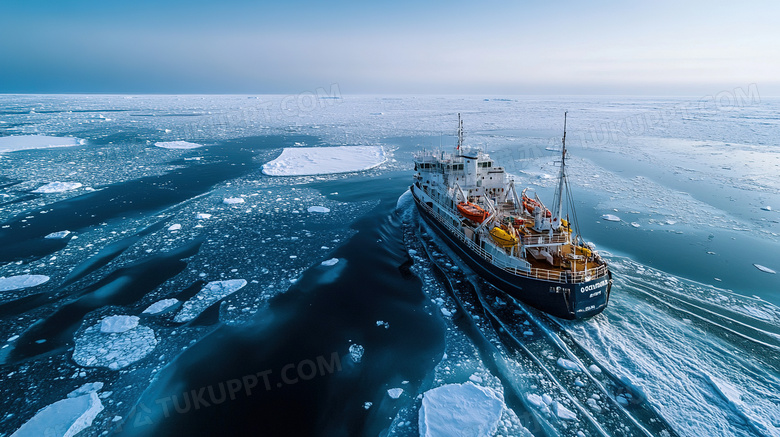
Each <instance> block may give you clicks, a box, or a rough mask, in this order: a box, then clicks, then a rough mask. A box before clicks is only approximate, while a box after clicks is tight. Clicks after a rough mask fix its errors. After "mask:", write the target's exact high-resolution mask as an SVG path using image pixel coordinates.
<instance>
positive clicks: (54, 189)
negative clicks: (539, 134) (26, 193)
mask: <svg viewBox="0 0 780 437" xmlns="http://www.w3.org/2000/svg"><path fill="white" fill-rule="evenodd" d="M77 188H81V183H79V182H49V183H48V184H46V185H44V186H42V187H39V188H38V189H37V190H35V191H33V193H43V194H50V193H64V192H65V191H70V190H75V189H77Z"/></svg>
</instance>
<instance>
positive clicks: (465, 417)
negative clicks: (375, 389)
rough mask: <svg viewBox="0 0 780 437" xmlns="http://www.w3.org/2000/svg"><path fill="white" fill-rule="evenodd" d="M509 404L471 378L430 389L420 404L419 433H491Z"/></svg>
mask: <svg viewBox="0 0 780 437" xmlns="http://www.w3.org/2000/svg"><path fill="white" fill-rule="evenodd" d="M505 408H506V405H505V404H504V399H503V396H502V395H501V394H500V393H498V392H497V391H495V390H493V389H492V388H488V387H482V386H478V385H476V384H474V383H473V382H471V381H469V382H466V383H464V384H447V385H443V386H441V387H437V388H434V389H431V390H428V391H427V392H425V394H424V395H423V400H422V406H421V407H420V415H419V419H418V420H419V422H418V424H419V428H420V435H421V436H425V437H433V436H447V437H454V436H464V437H465V436H491V435H494V434H495V432H496V430H497V429H498V424H499V420H500V419H501V414H502V413H503V411H504V409H505Z"/></svg>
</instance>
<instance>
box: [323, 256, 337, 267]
mask: <svg viewBox="0 0 780 437" xmlns="http://www.w3.org/2000/svg"><path fill="white" fill-rule="evenodd" d="M338 262H339V259H338V258H331V259H328V260H325V261H323V262H321V263H320V264H322V265H323V266H326V267H330V266H335V265H336V264H337V263H338Z"/></svg>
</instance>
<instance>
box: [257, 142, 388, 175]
mask: <svg viewBox="0 0 780 437" xmlns="http://www.w3.org/2000/svg"><path fill="white" fill-rule="evenodd" d="M385 160H386V157H385V152H384V149H382V147H379V146H337V147H296V148H286V149H284V150H282V154H281V155H279V157H277V158H276V159H274V160H273V161H270V162H268V163H266V164H264V165H263V173H265V174H267V175H270V176H308V175H317V174H334V173H348V172H353V171H362V170H368V169H371V168H374V167H376V166H378V165H380V164H382V163H383V162H385Z"/></svg>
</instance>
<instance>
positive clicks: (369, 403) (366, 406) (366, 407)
mask: <svg viewBox="0 0 780 437" xmlns="http://www.w3.org/2000/svg"><path fill="white" fill-rule="evenodd" d="M372 405H374V403H373V402H363V408H365V409H366V410H368V409H369V408H371V406H372Z"/></svg>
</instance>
